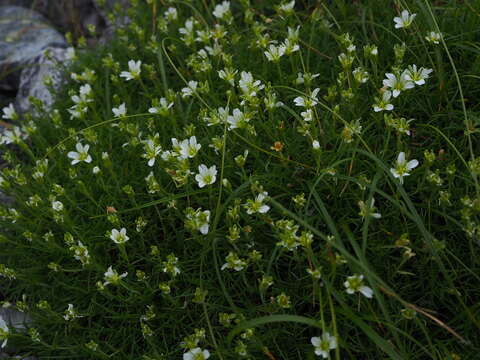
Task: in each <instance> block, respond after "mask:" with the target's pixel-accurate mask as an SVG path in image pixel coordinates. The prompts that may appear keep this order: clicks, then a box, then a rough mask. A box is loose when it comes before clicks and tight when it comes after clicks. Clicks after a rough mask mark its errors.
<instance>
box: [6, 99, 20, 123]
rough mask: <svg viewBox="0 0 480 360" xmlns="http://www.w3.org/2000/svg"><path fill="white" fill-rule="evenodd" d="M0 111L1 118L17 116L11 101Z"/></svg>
mask: <svg viewBox="0 0 480 360" xmlns="http://www.w3.org/2000/svg"><path fill="white" fill-rule="evenodd" d="M2 111H3V115H2V119H7V120H16V119H17V117H18V115H17V112H16V111H15V108H14V107H13V104H12V103H10V104H9V105H8V106H6V107H4V108H3V109H2Z"/></svg>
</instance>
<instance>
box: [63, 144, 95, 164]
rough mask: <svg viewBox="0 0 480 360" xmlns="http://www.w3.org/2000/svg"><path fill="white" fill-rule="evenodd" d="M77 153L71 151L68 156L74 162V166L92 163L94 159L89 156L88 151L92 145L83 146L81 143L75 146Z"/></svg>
mask: <svg viewBox="0 0 480 360" xmlns="http://www.w3.org/2000/svg"><path fill="white" fill-rule="evenodd" d="M75 148H76V149H77V152H75V151H70V152H69V153H68V154H67V156H68V157H69V158H70V159H73V160H72V165H75V164H77V163H79V162H80V161H85V162H86V163H90V162H92V157H91V156H90V155H89V154H88V149H90V145H88V144H87V145H85V146H83V145H82V144H81V143H77V145H76V146H75Z"/></svg>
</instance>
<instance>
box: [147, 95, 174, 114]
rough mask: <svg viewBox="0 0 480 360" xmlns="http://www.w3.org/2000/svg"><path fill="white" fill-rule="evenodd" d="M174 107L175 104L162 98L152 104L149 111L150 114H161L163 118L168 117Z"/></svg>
mask: <svg viewBox="0 0 480 360" xmlns="http://www.w3.org/2000/svg"><path fill="white" fill-rule="evenodd" d="M172 106H173V102H171V103H169V102H168V101H167V99H165V98H163V97H162V98H160V101H159V102H155V101H154V103H153V104H152V107H151V108H150V109H148V112H149V113H150V114H160V115H163V116H167V115H168V110H170V108H171V107H172Z"/></svg>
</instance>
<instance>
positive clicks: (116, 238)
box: [110, 228, 130, 244]
mask: <svg viewBox="0 0 480 360" xmlns="http://www.w3.org/2000/svg"><path fill="white" fill-rule="evenodd" d="M110 239H112V240H113V242H114V243H115V244H125V243H126V242H127V241H128V239H130V238H129V237H128V236H127V229H125V228H121V229H120V231H118V230H117V229H112V232H111V234H110Z"/></svg>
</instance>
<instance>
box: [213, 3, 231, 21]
mask: <svg viewBox="0 0 480 360" xmlns="http://www.w3.org/2000/svg"><path fill="white" fill-rule="evenodd" d="M229 12H230V1H224V2H222V3H221V4H218V5H216V6H215V10H213V16H215V17H216V18H217V19H223V18H224V17H225V16H226V15H227V14H228V13H229Z"/></svg>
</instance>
